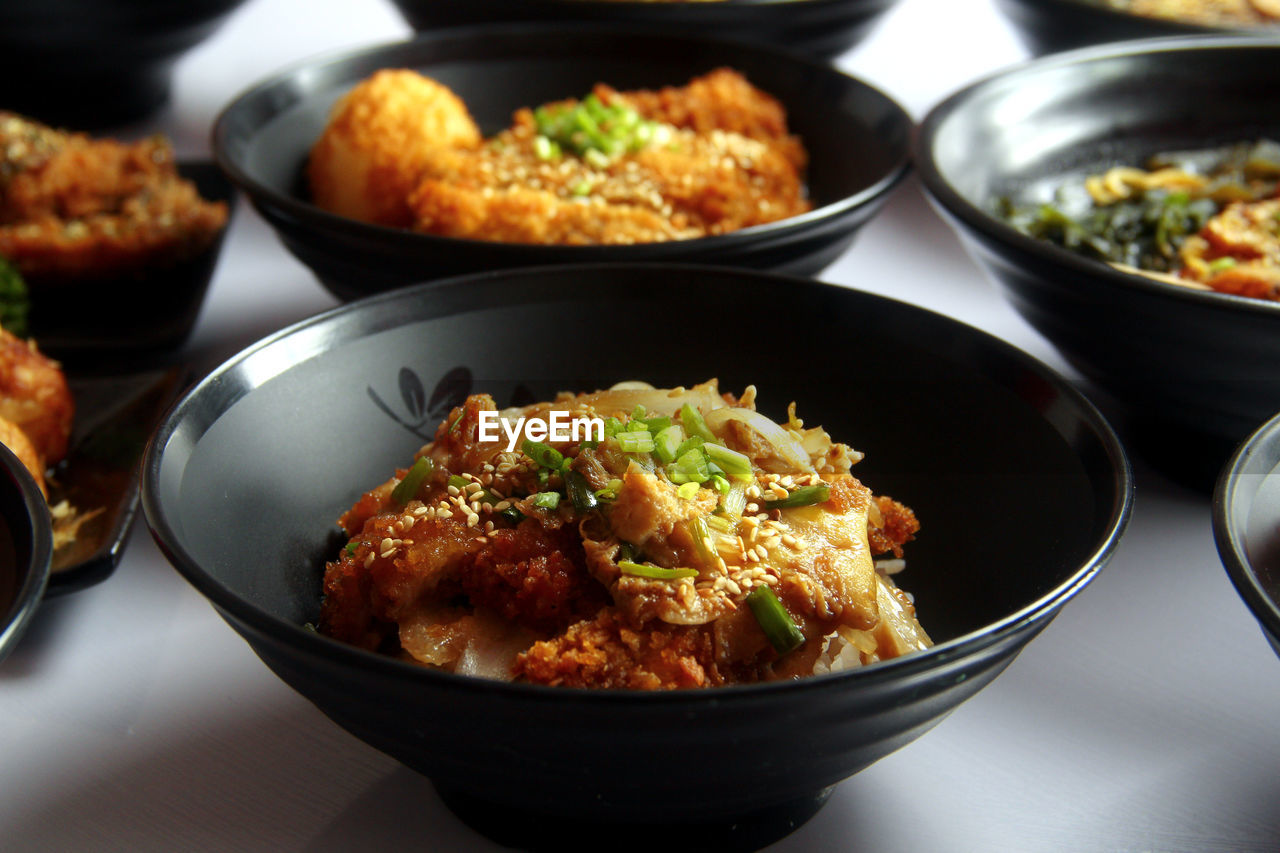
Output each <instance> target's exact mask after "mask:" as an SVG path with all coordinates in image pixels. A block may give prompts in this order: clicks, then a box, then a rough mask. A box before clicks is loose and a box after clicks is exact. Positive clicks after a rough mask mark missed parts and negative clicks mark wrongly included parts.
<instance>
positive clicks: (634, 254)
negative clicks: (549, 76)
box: [210, 0, 916, 264]
mask: <svg viewBox="0 0 1280 853" xmlns="http://www.w3.org/2000/svg"><path fill="white" fill-rule="evenodd" d="M786 2H793V0H786ZM637 5H639V4H637ZM643 5H645V6H651V5H653V4H652V3H644V4H643ZM700 5H701V4H700ZM566 33H573V34H576V35H583V34H585V35H595V36H599V37H613V38H620V39H624V40H627V41H635V40H637V39H645V40H649V41H654V40H658V41H668V42H684V43H693V44H701V45H709V46H714V47H717V48H719V49H724V50H730V51H738V52H740V53H755V54H757V55H759V56H760V57H761V58H765V59H768V60H769V61H771V62H775V63H780V64H786V65H790V66H792V67H797V68H799V67H805V68H807V69H808V70H809V71H810V72H812V73H817V74H821V75H824V76H825V77H826V78H827V79H831V80H842V81H843V85H845V86H852V87H853V88H855V89H858V90H861V91H863V92H865V93H867V94H868V95H870V96H871V97H873V98H875V99H877V100H879V101H881V102H882V104H883V106H884V108H885V110H886V111H887V112H888V113H890V114H891V115H892V116H893V118H894V123H895V125H896V126H898V127H900V128H901V130H902V140H903V141H902V145H901V146H900V148H899V149H898V150H896V151H895V150H893V149H891V148H888V147H887V146H886V149H885V150H886V151H887V152H888V153H889V154H890V155H891V158H892V159H893V165H892V166H891V167H890V168H889V169H888V170H887V171H886V172H885V174H882V175H880V176H879V177H878V178H877V179H876V180H875V181H874V182H873V183H871V184H869V185H868V186H866V187H864V188H862V189H861V190H859V191H858V192H856V193H854V194H853V195H849V196H844V197H842V198H839V199H837V200H835V201H832V202H830V203H828V204H824V205H822V206H821V207H814V208H813V209H811V210H808V211H806V212H804V213H801V214H798V215H796V216H789V217H787V218H785V219H779V220H776V221H774V222H766V223H762V224H760V225H752V226H749V227H747V228H740V229H738V230H736V231H732V232H729V233H726V234H715V235H711V236H706V237H694V238H691V239H688V240H668V241H665V242H653V243H634V244H625V245H613V244H588V245H582V246H566V245H560V244H537V243H504V242H501V241H495V240H481V239H476V238H463V237H445V236H442V235H438V234H425V233H421V232H417V231H413V230H411V229H408V228H393V227H390V226H386V225H375V224H373V223H368V222H361V221H360V220H357V219H351V218H349V217H346V216H340V215H338V214H336V213H330V212H329V211H327V210H323V209H322V208H320V207H317V206H316V205H314V204H312V203H311V202H309V201H305V200H303V199H300V198H297V197H295V196H294V195H292V194H290V193H282V192H279V191H278V190H276V189H275V188H274V187H272V186H270V185H268V184H266V183H264V182H262V181H260V180H258V179H257V178H256V177H255V176H254V175H253V174H252V173H251V172H250V171H249V170H248V169H246V168H244V167H242V166H241V164H240V163H239V162H238V160H237V159H236V158H235V157H233V156H231V154H230V153H229V152H228V150H227V149H228V147H229V145H228V140H229V138H230V127H229V126H230V124H231V123H232V120H233V119H234V118H235V117H236V115H237V113H238V112H239V111H243V110H245V109H248V107H247V106H246V105H247V104H251V103H252V102H254V101H256V100H258V99H261V98H263V97H264V95H265V93H267V92H268V91H270V90H272V89H273V88H278V87H279V88H285V84H286V82H287V81H288V80H291V79H294V78H296V77H297V76H298V75H299V74H302V73H304V72H314V71H317V70H319V69H323V68H329V67H332V66H335V65H340V64H343V63H360V62H361V60H369V59H373V58H375V57H377V56H379V55H380V54H385V53H394V52H397V51H412V52H416V51H417V50H418V49H420V48H421V49H425V48H427V47H429V46H431V45H435V44H440V43H446V44H447V43H450V42H468V41H475V40H483V39H491V38H498V37H503V38H511V37H523V36H530V37H531V36H541V37H542V38H543V39H551V41H548V42H547V43H554V37H555V36H556V35H560V36H563V35H565V34H566ZM380 67H388V66H380ZM356 82H358V81H350V85H355V83H356ZM775 97H777V96H775ZM301 101H302V99H300V98H298V97H293V98H291V99H290V100H289V102H288V103H287V104H286V105H283V106H277V107H274V108H273V115H274V116H278V115H279V114H280V113H281V112H282V111H283V110H285V109H288V108H290V107H293V106H296V105H297V104H298V103H300V102H301ZM783 106H784V107H786V104H783ZM915 126H916V125H915V120H914V118H913V117H912V116H911V114H910V113H909V112H908V111H907V109H906V108H905V107H903V106H902V104H901V103H899V102H898V101H897V100H896V99H895V98H894V97H893V96H891V95H889V94H888V93H886V92H885V91H884V90H883V89H881V88H879V87H877V86H875V85H873V84H871V83H869V82H867V81H866V80H864V79H862V78H859V77H856V76H854V75H852V74H849V73H846V72H844V71H842V70H840V69H839V68H837V67H835V66H834V65H832V64H830V63H825V62H821V61H819V60H817V59H813V58H810V57H808V56H806V55H804V54H802V53H798V52H795V51H792V50H786V49H783V48H777V47H770V46H766V45H760V44H755V43H751V42H744V41H738V40H734V39H728V38H713V37H708V36H700V35H689V34H683V33H676V34H673V33H671V32H668V31H664V30H661V29H659V28H657V27H654V26H652V25H636V24H632V25H621V24H618V23H601V22H589V21H561V22H556V23H545V22H540V23H505V24H472V25H467V26H457V27H447V28H443V29H440V30H437V31H430V32H422V33H417V34H416V35H413V36H411V37H409V38H406V39H400V40H393V41H382V42H377V43H375V44H370V45H364V46H360V47H355V48H351V47H348V48H340V49H336V50H330V51H326V52H324V53H320V54H317V55H314V56H311V57H308V58H304V59H302V60H300V61H297V62H294V63H291V64H289V65H286V66H284V67H283V68H280V69H278V70H276V71H275V72H273V73H272V74H270V75H269V76H267V77H265V78H263V79H261V80H259V81H258V82H256V83H254V84H252V85H250V86H249V87H248V88H246V89H244V90H241V91H240V92H239V93H238V94H236V95H235V96H234V97H233V98H232V99H231V100H230V101H229V102H227V104H226V105H225V106H223V108H222V109H221V110H220V111H219V112H218V115H217V117H216V118H215V119H214V122H213V125H212V129H211V132H210V139H211V148H212V152H213V158H214V160H215V162H217V164H218V166H219V167H220V168H221V169H222V170H223V171H224V172H226V174H227V175H228V177H230V179H231V181H232V183H234V184H235V185H236V186H237V187H238V188H239V189H240V190H241V191H242V192H243V193H244V194H245V195H246V196H247V197H249V199H250V200H251V201H252V202H253V204H254V205H255V206H260V205H268V206H270V207H271V208H273V209H274V210H276V211H278V212H279V213H281V214H283V215H286V216H287V217H288V218H289V219H290V220H291V221H292V222H296V223H299V224H301V225H303V226H309V227H313V228H317V229H320V230H322V231H324V232H328V233H333V232H335V231H336V232H338V233H342V234H347V235H350V236H352V237H355V238H360V239H364V240H376V241H380V242H383V243H384V244H386V243H388V242H391V243H394V244H395V245H397V246H398V247H404V248H406V249H412V248H414V247H423V248H425V247H435V248H436V249H437V250H440V251H443V250H447V249H448V248H449V247H450V246H465V247H468V248H478V247H486V246H495V247H501V248H500V250H514V249H519V250H520V251H521V252H522V253H523V254H527V255H529V256H530V257H529V263H531V264H532V263H555V262H557V261H563V255H564V253H565V252H567V251H572V252H573V253H574V254H580V255H581V256H582V257H583V259H584V260H585V261H593V260H597V261H610V260H616V261H637V262H639V261H645V260H651V259H656V258H661V257H664V256H680V255H685V254H687V252H688V251H689V249H688V248H686V247H695V248H696V249H697V250H703V249H705V250H707V251H715V250H716V249H718V248H721V247H725V246H728V247H732V246H734V245H736V244H738V243H743V242H750V241H753V240H760V241H770V240H778V239H782V238H788V237H794V236H798V235H803V234H805V233H807V232H808V231H810V230H812V229H815V228H821V227H822V226H824V225H826V224H828V223H830V222H832V221H836V220H839V219H840V218H842V217H843V216H846V215H849V214H851V213H853V212H854V211H856V210H858V209H860V208H862V207H863V206H865V205H866V204H868V203H870V202H872V201H874V200H875V199H877V198H880V197H882V196H884V195H886V194H887V193H888V192H889V191H890V190H892V189H893V188H894V187H895V186H896V185H897V184H898V183H899V182H901V181H902V180H903V179H904V178H905V177H906V176H907V174H908V173H909V172H910V171H911V166H912V160H911V136H912V133H913V132H914V130H915ZM882 138H883V135H882V134H876V135H868V139H870V140H871V141H873V142H878V141H879V140H880V139H882ZM806 185H807V182H806ZM605 252H607V253H608V255H603V254H602V253H605ZM596 256H600V257H596Z"/></svg>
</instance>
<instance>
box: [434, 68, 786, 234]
mask: <svg viewBox="0 0 1280 853" xmlns="http://www.w3.org/2000/svg"><path fill="white" fill-rule="evenodd" d="M593 97H594V98H595V100H596V102H598V103H599V104H601V105H602V107H603V109H606V110H607V109H615V110H625V111H627V112H633V113H634V114H635V115H636V116H638V117H639V119H641V120H643V121H645V122H650V123H652V124H653V125H654V127H655V130H654V131H652V132H651V135H652V136H653V137H654V138H653V140H652V141H650V142H649V143H648V144H645V145H643V146H641V147H637V150H628V151H626V152H625V153H621V154H618V155H616V156H607V157H606V156H597V157H593V156H591V154H592V153H598V152H593V151H590V150H588V151H587V153H586V156H575V155H573V154H572V153H570V152H568V151H565V150H563V149H562V150H560V151H554V150H552V151H551V152H549V151H548V146H547V138H546V136H545V135H544V134H543V133H541V132H540V130H541V128H540V126H539V121H538V114H537V112H535V111H534V110H530V109H522V110H519V111H518V112H517V113H516V115H515V117H514V120H513V124H512V126H511V127H510V128H509V129H507V130H505V131H503V132H501V133H499V134H498V135H497V136H496V137H494V138H493V139H492V140H491V141H490V144H489V145H487V146H485V147H483V148H481V149H480V150H478V151H476V152H474V153H466V154H462V153H459V154H455V155H454V156H451V157H443V158H441V159H440V160H439V161H437V164H436V168H433V169H430V170H429V171H428V175H427V177H426V179H425V180H423V182H422V183H421V184H420V185H419V186H418V188H417V189H416V190H415V191H414V193H413V195H412V196H411V197H410V199H409V205H410V207H411V208H412V210H413V212H414V214H415V217H416V218H415V222H414V228H416V229H418V230H420V231H426V232H428V233H431V234H440V235H444V236H448V237H465V238H472V239H483V240H498V241H502V242H511V243H557V244H590V243H609V244H625V243H650V242H659V241H665V240H682V239H689V238H692V237H703V236H708V235H713V234H725V233H728V232H731V231H736V230H738V229H741V228H746V227H749V226H752V225H759V224H762V223H766V222H773V221H775V220H778V219H784V218H786V217H789V216H794V215H796V214H799V213H803V212H804V211H806V210H808V209H809V207H810V205H809V202H808V200H807V199H806V198H805V196H804V188H803V184H802V183H801V180H800V170H801V169H802V168H803V165H804V160H805V155H804V149H803V147H801V145H800V144H799V141H798V140H797V139H796V138H795V137H792V136H789V135H788V134H787V132H786V118H785V113H784V111H783V109H782V107H781V105H779V104H778V102H777V101H776V100H775V99H773V98H772V97H770V96H769V95H767V94H765V93H763V92H761V91H760V90H758V89H756V88H754V87H753V86H751V84H750V83H748V82H747V81H746V80H745V79H744V78H743V77H742V76H741V75H740V74H737V73H736V72H734V71H730V70H727V69H721V70H719V71H715V72H713V73H711V74H709V75H707V76H705V77H702V78H698V79H696V80H694V81H692V82H691V83H690V84H689V85H688V86H684V87H681V88H668V89H663V90H661V91H658V92H644V91H640V92H628V93H620V92H617V91H615V90H613V89H610V88H608V87H606V86H598V87H597V88H596V91H595V92H594V93H593ZM578 106H579V102H577V101H564V102H560V103H557V104H554V105H549V106H548V107H547V108H544V109H552V110H561V111H569V110H574V109H575V108H577V107H578ZM627 112H620V113H619V114H620V115H621V116H623V117H624V118H623V119H622V120H624V121H625V120H627V119H626V116H627Z"/></svg>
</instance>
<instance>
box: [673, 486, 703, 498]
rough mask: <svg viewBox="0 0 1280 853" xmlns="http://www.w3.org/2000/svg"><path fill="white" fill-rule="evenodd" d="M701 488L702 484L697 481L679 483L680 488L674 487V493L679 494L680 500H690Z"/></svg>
mask: <svg viewBox="0 0 1280 853" xmlns="http://www.w3.org/2000/svg"><path fill="white" fill-rule="evenodd" d="M701 488H702V486H700V485H699V484H697V483H681V484H680V488H678V489H676V494H677V495H679V496H680V498H681V500H686V501H691V500H693V499H694V497H695V496H696V495H697V494H698V490H699V489H701Z"/></svg>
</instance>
